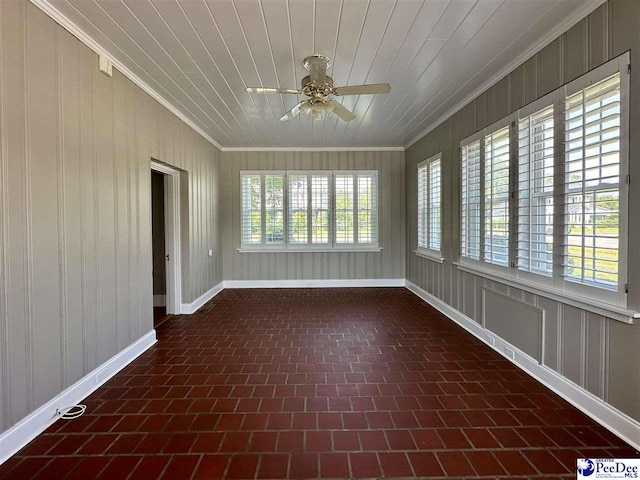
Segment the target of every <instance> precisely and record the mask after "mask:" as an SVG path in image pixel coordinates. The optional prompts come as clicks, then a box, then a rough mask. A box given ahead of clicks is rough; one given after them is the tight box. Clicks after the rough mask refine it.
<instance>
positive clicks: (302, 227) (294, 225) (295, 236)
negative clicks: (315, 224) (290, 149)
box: [287, 173, 309, 244]
mask: <svg viewBox="0 0 640 480" xmlns="http://www.w3.org/2000/svg"><path fill="white" fill-rule="evenodd" d="M287 178H288V181H289V221H288V223H289V243H290V244H306V243H307V242H308V241H309V227H308V220H309V216H308V215H309V212H308V209H309V205H308V198H309V197H308V186H307V180H308V177H307V174H306V173H296V174H289V175H288V176H287Z"/></svg>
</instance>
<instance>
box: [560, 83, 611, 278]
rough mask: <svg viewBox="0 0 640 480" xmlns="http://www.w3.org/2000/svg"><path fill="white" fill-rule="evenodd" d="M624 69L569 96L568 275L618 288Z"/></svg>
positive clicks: (566, 166) (566, 112)
mask: <svg viewBox="0 0 640 480" xmlns="http://www.w3.org/2000/svg"><path fill="white" fill-rule="evenodd" d="M620 100H621V98H620V73H619V72H618V73H615V74H613V75H611V76H609V77H608V78H606V79H604V80H602V81H600V82H598V83H595V84H593V85H589V86H585V87H584V88H580V89H579V90H578V91H576V92H575V93H572V94H569V95H567V96H566V98H565V101H564V127H565V143H564V145H565V149H564V154H565V162H564V174H565V185H564V186H565V188H564V204H565V218H567V219H568V225H567V227H568V228H567V229H566V232H565V249H564V252H563V258H564V262H563V264H564V274H565V277H566V279H567V280H569V281H571V282H577V283H581V284H586V285H595V286H598V287H601V288H606V289H609V290H617V288H618V283H619V261H620V255H619V253H620V153H621V144H620V139H621V131H620V116H621V108H620Z"/></svg>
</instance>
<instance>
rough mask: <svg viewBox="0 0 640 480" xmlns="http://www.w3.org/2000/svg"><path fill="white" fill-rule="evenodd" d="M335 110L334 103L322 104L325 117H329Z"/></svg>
mask: <svg viewBox="0 0 640 480" xmlns="http://www.w3.org/2000/svg"><path fill="white" fill-rule="evenodd" d="M335 109H336V104H335V103H334V102H327V103H325V104H324V111H325V112H326V114H327V115H331V114H332V113H333V111H334V110H335Z"/></svg>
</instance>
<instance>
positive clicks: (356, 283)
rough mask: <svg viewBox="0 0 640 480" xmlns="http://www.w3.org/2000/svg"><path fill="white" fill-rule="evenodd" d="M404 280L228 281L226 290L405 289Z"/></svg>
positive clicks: (225, 286) (225, 284)
mask: <svg viewBox="0 0 640 480" xmlns="http://www.w3.org/2000/svg"><path fill="white" fill-rule="evenodd" d="M404 286H405V280H404V278H389V279H360V280H227V281H225V282H224V288H345V287H404Z"/></svg>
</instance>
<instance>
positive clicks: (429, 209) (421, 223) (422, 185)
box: [418, 153, 442, 253]
mask: <svg viewBox="0 0 640 480" xmlns="http://www.w3.org/2000/svg"><path fill="white" fill-rule="evenodd" d="M440 158H441V155H440V154H439V153H438V154H437V155H434V156H432V157H429V158H428V159H426V160H425V161H423V162H421V163H420V164H418V251H419V252H422V253H430V252H433V253H438V252H440V238H441V210H442V200H441V194H440V185H441V178H440V161H441V160H440Z"/></svg>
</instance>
